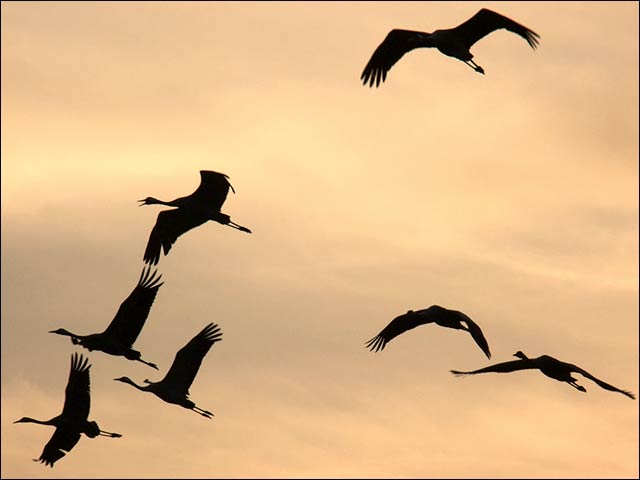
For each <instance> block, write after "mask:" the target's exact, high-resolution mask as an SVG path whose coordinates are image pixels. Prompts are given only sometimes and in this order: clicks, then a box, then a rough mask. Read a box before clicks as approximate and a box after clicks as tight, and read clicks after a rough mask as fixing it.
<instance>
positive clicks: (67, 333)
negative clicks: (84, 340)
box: [49, 328, 73, 337]
mask: <svg viewBox="0 0 640 480" xmlns="http://www.w3.org/2000/svg"><path fill="white" fill-rule="evenodd" d="M49 333H57V334H58V335H66V336H68V337H73V333H71V332H70V331H69V330H65V329H64V328H58V329H57V330H49Z"/></svg>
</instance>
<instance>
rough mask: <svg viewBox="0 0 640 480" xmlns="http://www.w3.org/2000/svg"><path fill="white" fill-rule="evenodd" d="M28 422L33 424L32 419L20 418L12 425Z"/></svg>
mask: <svg viewBox="0 0 640 480" xmlns="http://www.w3.org/2000/svg"><path fill="white" fill-rule="evenodd" d="M28 422H33V419H31V418H29V417H22V418H21V419H20V420H16V421H15V422H13V423H28Z"/></svg>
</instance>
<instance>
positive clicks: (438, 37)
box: [360, 8, 540, 87]
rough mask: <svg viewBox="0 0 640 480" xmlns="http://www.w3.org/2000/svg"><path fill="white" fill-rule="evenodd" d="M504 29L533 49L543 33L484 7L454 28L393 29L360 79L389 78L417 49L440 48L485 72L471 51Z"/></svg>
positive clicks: (445, 52) (371, 82)
mask: <svg viewBox="0 0 640 480" xmlns="http://www.w3.org/2000/svg"><path fill="white" fill-rule="evenodd" d="M501 28H504V29H506V30H509V31H510V32H513V33H515V34H518V35H520V36H521V37H522V38H524V39H525V40H526V41H527V43H528V44H529V45H530V46H531V48H533V49H534V50H535V49H536V47H537V46H538V43H539V40H538V39H539V38H540V35H538V34H537V33H536V32H534V31H533V30H530V29H528V28H527V27H525V26H524V25H520V24H519V23H517V22H514V21H513V20H511V19H510V18H507V17H505V16H504V15H500V14H499V13H496V12H494V11H492V10H488V9H486V8H483V9H482V10H480V11H479V12H478V13H476V14H475V15H474V16H473V17H471V18H470V19H469V20H467V21H466V22H464V23H461V24H460V25H458V26H457V27H455V28H448V29H445V30H436V31H435V32H433V33H427V32H419V31H414V30H400V29H394V30H391V31H390V32H389V33H388V34H387V36H386V37H385V39H384V40H383V41H382V43H381V44H380V45H379V46H378V48H376V50H375V51H374V52H373V55H372V56H371V59H370V60H369V62H368V63H367V65H366V66H365V67H364V70H363V72H362V75H361V76H360V79H361V80H362V83H363V85H366V84H367V82H368V83H369V87H372V86H373V84H374V83H375V85H376V87H378V86H379V85H380V83H381V82H384V81H385V79H386V78H387V72H388V71H389V70H390V69H391V67H393V65H394V64H395V63H396V62H397V61H398V60H400V59H401V58H402V56H403V55H404V54H405V53H407V52H410V51H411V50H413V49H415V48H437V49H438V50H440V52H442V53H444V54H445V55H448V56H449V57H453V58H457V59H458V60H461V61H463V62H464V63H465V64H467V65H469V66H470V67H471V68H473V69H474V70H475V71H476V72H478V73H482V74H484V69H483V68H482V67H481V66H479V65H478V64H476V63H475V62H474V61H473V55H472V54H471V52H470V51H469V49H470V48H471V46H472V45H473V44H474V43H476V42H477V41H478V40H480V39H481V38H483V37H484V36H486V35H488V34H489V33H491V32H493V31H494V30H499V29H501Z"/></svg>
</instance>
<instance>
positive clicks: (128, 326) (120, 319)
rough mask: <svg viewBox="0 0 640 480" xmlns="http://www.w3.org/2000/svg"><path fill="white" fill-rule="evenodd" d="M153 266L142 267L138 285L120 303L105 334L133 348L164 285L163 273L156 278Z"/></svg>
mask: <svg viewBox="0 0 640 480" xmlns="http://www.w3.org/2000/svg"><path fill="white" fill-rule="evenodd" d="M150 272H151V267H150V266H147V267H146V268H143V269H142V274H141V275H140V280H139V281H138V285H136V287H135V288H134V289H133V291H132V292H131V293H130V294H129V296H128V297H127V298H126V300H125V301H124V302H122V304H121V305H120V308H119V309H118V313H116V316H115V317H114V318H113V320H112V321H111V323H110V324H109V326H108V327H107V329H106V330H105V331H104V332H103V335H109V336H112V337H115V338H117V339H118V341H119V342H120V343H122V344H123V345H126V346H127V347H129V348H131V346H132V345H133V344H134V342H135V341H136V339H137V338H138V335H140V331H141V330H142V327H143V326H144V322H145V321H146V320H147V317H148V316H149V312H150V311H151V305H153V301H154V300H155V298H156V294H157V293H158V289H159V288H160V287H161V286H162V285H163V283H164V282H163V283H158V282H160V279H161V278H162V275H159V276H158V277H157V278H156V273H158V271H157V270H154V271H153V273H151V274H150Z"/></svg>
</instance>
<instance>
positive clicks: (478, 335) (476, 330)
mask: <svg viewBox="0 0 640 480" xmlns="http://www.w3.org/2000/svg"><path fill="white" fill-rule="evenodd" d="M458 313H460V315H462V316H463V317H464V318H463V321H464V322H465V323H466V324H467V328H468V329H469V333H470V334H471V336H472V337H473V339H474V340H475V341H476V343H477V344H478V346H479V347H480V348H481V349H482V351H483V352H484V354H485V355H486V356H487V358H491V352H490V351H489V344H488V343H487V339H486V338H484V334H483V333H482V330H481V329H480V327H479V326H478V324H476V323H475V322H474V321H473V320H471V319H470V318H469V317H468V316H466V315H465V314H464V313H462V312H458Z"/></svg>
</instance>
